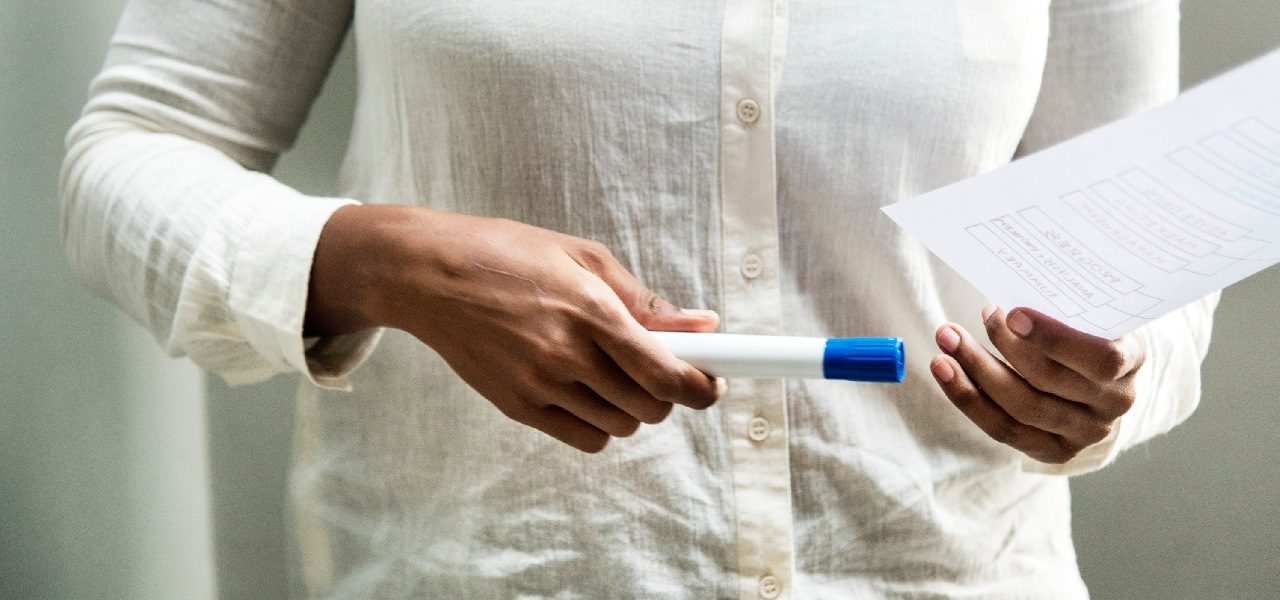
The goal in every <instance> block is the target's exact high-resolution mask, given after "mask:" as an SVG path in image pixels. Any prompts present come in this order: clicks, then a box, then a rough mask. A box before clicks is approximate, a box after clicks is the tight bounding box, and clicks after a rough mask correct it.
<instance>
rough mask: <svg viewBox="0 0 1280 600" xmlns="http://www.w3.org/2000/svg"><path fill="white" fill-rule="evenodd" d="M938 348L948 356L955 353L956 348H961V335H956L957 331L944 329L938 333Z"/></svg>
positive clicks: (948, 328)
mask: <svg viewBox="0 0 1280 600" xmlns="http://www.w3.org/2000/svg"><path fill="white" fill-rule="evenodd" d="M938 347H939V348H942V351H943V352H946V353H947V354H951V353H952V352H955V351H956V348H959V347H960V334H959V333H956V330H955V329H952V328H950V327H943V328H942V331H939V332H938Z"/></svg>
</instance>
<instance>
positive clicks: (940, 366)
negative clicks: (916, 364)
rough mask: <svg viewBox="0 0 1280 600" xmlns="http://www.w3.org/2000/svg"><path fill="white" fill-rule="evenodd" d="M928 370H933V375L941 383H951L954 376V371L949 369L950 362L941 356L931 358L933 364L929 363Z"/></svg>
mask: <svg viewBox="0 0 1280 600" xmlns="http://www.w3.org/2000/svg"><path fill="white" fill-rule="evenodd" d="M930 370H931V371H933V376H934V377H937V378H938V381H941V382H942V383H951V380H952V379H955V377H956V372H955V371H954V370H952V369H951V363H948V362H947V361H945V360H942V359H941V358H935V359H933V365H931V367H930Z"/></svg>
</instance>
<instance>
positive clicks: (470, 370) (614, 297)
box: [305, 205, 724, 452]
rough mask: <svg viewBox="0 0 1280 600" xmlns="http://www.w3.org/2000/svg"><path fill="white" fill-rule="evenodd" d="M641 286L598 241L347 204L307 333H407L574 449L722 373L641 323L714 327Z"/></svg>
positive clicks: (646, 418)
mask: <svg viewBox="0 0 1280 600" xmlns="http://www.w3.org/2000/svg"><path fill="white" fill-rule="evenodd" d="M718 323H719V317H718V316H717V315H716V314H715V313H714V312H711V311H705V310H682V309H680V308H677V307H675V306H673V305H672V304H671V303H669V302H667V301H665V300H663V299H661V298H658V297H657V296H656V295H655V294H654V293H653V292H651V291H650V290H649V289H648V288H646V287H644V286H643V285H641V284H640V282H639V281H637V280H636V279H635V277H633V276H632V275H631V274H630V273H629V272H627V270H626V269H625V268H623V267H622V265H621V264H619V263H618V261H617V260H615V259H614V257H613V255H612V254H611V253H610V252H609V250H608V249H607V248H606V247H605V246H604V245H602V244H600V243H598V242H593V241H590V240H584V239H581V238H576V237H573V236H569V235H565V234H561V233H556V232H554V231H550V230H547V229H542V228H539V227H534V226H531V225H526V224H523V223H517V222H514V221H509V220H505V219H491V218H483V217H473V216H467V215H460V214H456V213H448V212H442V211H435V210H430V209H425V208H418V207H408V206H392V205H363V206H347V207H343V208H341V209H339V210H338V211H337V212H335V213H334V214H333V216H332V217H331V218H330V220H329V222H328V223H327V224H326V225H325V228H324V230H323V231H322V233H321V236H320V241H319V243H318V244H317V247H316V254H315V260H314V263H313V266H312V273H311V285H310V291H309V294H308V300H307V317H306V325H305V329H306V332H307V334H308V335H332V334H340V333H348V332H353V331H358V330H360V329H365V328H369V327H374V326H386V327H395V328H397V329H403V330H405V331H407V332H409V333H411V334H413V335H414V336H416V337H417V338H418V339H419V340H422V342H423V343H425V344H427V345H428V346H430V347H431V348H433V349H434V350H435V351H436V352H437V353H439V354H440V356H441V357H443V358H444V360H445V361H446V362H448V364H449V366H450V367H451V368H452V369H453V370H454V371H455V372H456V373H457V374H458V376H460V377H462V379H463V380H465V381H466V382H467V383H468V384H469V385H471V387H473V388H475V390H476V391H478V392H480V393H481V394H482V395H484V397H485V398H487V399H488V400H489V401H490V402H492V403H493V404H494V406H496V407H497V408H498V409H499V410H501V411H502V413H503V414H505V415H507V416H508V417H510V418H512V419H514V420H516V421H519V422H521V423H524V424H525V425H529V426H530V427H534V428H537V429H539V430H542V431H543V432H546V433H547V434H549V435H551V436H553V437H555V438H556V439H558V440H560V441H562V442H564V443H566V444H569V445H570V446H573V447H574V448H577V449H579V450H582V451H584V452H598V451H600V450H602V449H603V448H604V447H605V445H606V444H607V443H608V441H609V438H610V437H611V436H619V437H625V436H629V435H631V434H632V433H635V431H636V429H638V428H639V426H640V423H642V422H643V423H657V422H659V421H661V420H663V419H664V418H666V416H667V415H668V414H669V413H670V412H671V409H672V406H673V404H682V405H684V406H688V407H691V408H696V409H703V408H707V407H708V406H711V404H713V403H714V402H715V401H716V399H717V398H718V397H719V396H720V394H721V393H723V389H724V384H723V381H722V380H717V379H715V378H712V377H709V376H707V375H705V374H703V373H702V372H700V371H698V370H697V369H695V368H694V367H692V366H690V365H689V364H688V363H686V362H684V361H682V360H680V359H678V358H676V357H675V356H674V355H672V354H671V352H670V351H668V350H667V349H666V348H665V347H664V346H662V345H661V343H659V342H658V341H657V339H656V338H655V337H654V336H652V335H650V334H649V333H648V330H650V329H652V330H661V331H698V332H704V331H713V330H715V328H716V326H717V325H718Z"/></svg>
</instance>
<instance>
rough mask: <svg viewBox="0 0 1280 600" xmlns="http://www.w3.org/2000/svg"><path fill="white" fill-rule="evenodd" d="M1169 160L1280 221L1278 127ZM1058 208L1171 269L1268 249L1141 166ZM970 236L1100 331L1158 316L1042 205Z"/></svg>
mask: <svg viewBox="0 0 1280 600" xmlns="http://www.w3.org/2000/svg"><path fill="white" fill-rule="evenodd" d="M1168 159H1169V160H1170V161H1171V162H1172V163H1173V164H1174V165H1177V166H1178V167H1179V168H1180V169H1182V170H1183V171H1185V172H1186V173H1187V174H1188V175H1189V176H1191V177H1193V178H1194V179H1196V180H1198V181H1200V182H1202V183H1203V184H1204V185H1205V186H1207V187H1209V188H1211V189H1212V190H1213V191H1216V192H1217V193H1219V194H1221V196H1222V198H1224V199H1227V200H1232V201H1235V202H1239V203H1241V204H1243V205H1245V206H1247V207H1249V208H1252V209H1255V210H1259V211H1263V212H1267V213H1270V214H1273V215H1276V216H1280V130H1277V129H1276V128H1274V127H1272V126H1271V125H1268V124H1267V123H1264V122H1262V121H1261V120H1260V119H1258V118H1257V117H1251V118H1249V119H1247V120H1245V121H1242V122H1240V123H1239V124H1237V125H1236V126H1235V127H1233V128H1232V129H1231V130H1230V131H1224V132H1219V133H1215V134H1213V135H1210V136H1208V137H1206V138H1205V139H1203V140H1201V141H1200V143H1199V144H1198V147H1184V148H1180V149H1178V150H1176V151H1174V152H1171V153H1169V154H1168ZM1058 202H1060V203H1061V204H1062V205H1064V206H1065V207H1066V208H1067V209H1069V210H1070V211H1073V212H1074V213H1075V214H1076V215H1078V216H1079V217H1080V219H1082V220H1083V221H1084V222H1087V223H1088V224H1089V225H1090V226H1092V227H1093V228H1094V229H1096V230H1097V231H1098V232H1099V233H1101V234H1102V235H1104V236H1106V237H1107V238H1109V239H1110V240H1111V241H1112V242H1114V243H1115V246H1117V247H1118V248H1120V249H1122V250H1123V251H1125V252H1128V253H1129V254H1131V255H1132V256H1134V257H1136V258H1138V259H1140V260H1142V261H1143V262H1145V263H1146V264H1148V265H1150V266H1152V267H1154V268H1157V269H1160V270H1161V271H1164V272H1166V273H1176V272H1178V271H1186V272H1188V273H1193V274H1197V275H1206V276H1208V275H1215V274H1217V273H1220V272H1222V271H1223V270H1225V269H1227V268H1228V267H1230V266H1232V265H1233V264H1235V263H1237V262H1239V261H1242V260H1249V259H1250V257H1252V256H1254V255H1256V254H1258V253H1259V252H1260V251H1262V250H1264V249H1266V248H1267V247H1268V246H1269V245H1270V242H1268V241H1267V240H1265V239H1259V238H1255V237H1250V235H1249V234H1250V233H1252V231H1251V230H1250V229H1249V228H1248V226H1247V224H1240V223H1233V222H1230V221H1226V220H1224V219H1222V218H1220V217H1218V216H1216V215H1215V214H1214V213H1212V212H1210V211H1208V210H1205V209H1204V208H1201V207H1200V206H1197V205H1196V204H1195V203H1192V202H1190V201H1188V200H1187V199H1186V198H1185V197H1184V196H1182V195H1180V194H1178V193H1177V192H1175V191H1174V190H1173V189H1170V188H1169V186H1167V185H1165V184H1163V183H1161V182H1159V181H1157V180H1156V179H1155V178H1153V177H1152V176H1151V175H1150V174H1148V173H1147V172H1146V171H1145V170H1143V169H1141V168H1133V169H1130V170H1128V171H1125V172H1122V173H1119V174H1117V175H1116V176H1115V177H1114V178H1110V179H1104V180H1101V181H1098V182H1096V183H1093V184H1092V185H1090V186H1088V188H1087V189H1084V190H1077V191H1073V192H1070V193H1067V194H1063V195H1062V196H1061V197H1059V198H1058ZM965 230H966V231H967V232H968V233H969V235H971V236H973V238H974V239H976V240H977V241H978V242H979V243H980V244H982V246H983V247H985V248H986V249H987V250H989V251H990V252H991V253H992V255H993V256H995V257H996V259H997V260H999V261H1000V262H1001V263H1002V264H1004V265H1005V266H1006V267H1008V268H1009V269H1010V270H1011V271H1013V272H1014V273H1015V274H1016V275H1017V276H1018V277H1019V278H1021V279H1022V280H1023V281H1024V282H1025V283H1026V284H1027V285H1028V286H1029V287H1031V288H1032V289H1033V290H1035V291H1036V293H1038V294H1040V295H1041V296H1043V297H1044V299H1045V300H1046V301H1048V302H1050V303H1051V304H1053V305H1054V306H1055V307H1057V308H1058V310H1060V311H1061V312H1062V313H1063V314H1065V315H1067V316H1072V317H1076V316H1078V317H1080V318H1082V319H1084V320H1086V321H1088V322H1090V323H1092V324H1094V325H1096V326H1098V327H1099V328H1102V329H1112V328H1114V327H1116V326H1118V325H1120V324H1121V323H1123V322H1124V321H1127V320H1129V319H1132V318H1148V319H1149V318H1154V317H1155V316H1158V315H1150V314H1147V313H1146V311H1147V310H1149V309H1152V308H1155V307H1156V306H1159V305H1160V303H1161V302H1162V301H1163V299H1162V298H1159V297H1155V296H1151V295H1149V294H1147V293H1145V292H1144V291H1143V285H1142V284H1141V283H1139V282H1138V281H1136V280H1135V279H1133V278H1132V277H1130V276H1129V275H1126V274H1125V273H1124V271H1123V270H1121V269H1119V268H1117V267H1115V266H1114V265H1113V264H1112V263H1111V262H1108V261H1107V259H1106V258H1104V257H1103V256H1101V255H1099V253H1098V252H1097V251H1095V250H1093V249H1091V248H1090V247H1089V245H1086V244H1084V243H1081V242H1080V241H1079V240H1078V239H1077V238H1076V237H1075V236H1073V235H1072V234H1071V232H1070V229H1069V228H1067V227H1064V226H1062V224H1060V223H1059V222H1058V220H1056V219H1055V218H1054V217H1053V216H1052V215H1051V214H1050V213H1049V212H1047V211H1046V210H1045V209H1044V208H1041V207H1038V206H1031V207H1026V208H1023V209H1021V210H1019V211H1017V213H1014V214H1005V215H1000V216H998V217H995V218H992V219H989V220H987V221H986V222H985V223H978V224H975V225H970V226H969V227H966V228H965Z"/></svg>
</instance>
